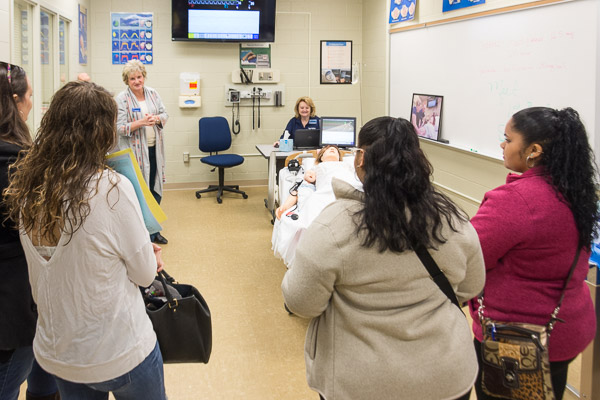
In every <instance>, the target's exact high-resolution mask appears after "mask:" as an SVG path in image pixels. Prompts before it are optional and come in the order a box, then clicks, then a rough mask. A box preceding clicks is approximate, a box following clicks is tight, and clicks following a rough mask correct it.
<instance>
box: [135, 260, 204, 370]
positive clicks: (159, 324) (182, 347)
mask: <svg viewBox="0 0 600 400" xmlns="http://www.w3.org/2000/svg"><path fill="white" fill-rule="evenodd" d="M157 279H158V280H159V281H160V282H161V283H162V285H163V288H164V295H165V297H166V302H165V303H164V304H163V305H162V306H160V307H158V308H157V309H155V310H152V308H156V307H155V305H156V302H149V301H148V299H147V298H146V297H144V301H145V303H146V306H147V307H146V312H147V313H148V317H149V318H150V321H152V326H153V327H154V331H155V332H156V336H157V337H158V345H159V346H160V352H161V353H162V357H163V362H164V363H166V364H168V363H197V362H201V363H207V362H208V360H209V359H210V353H211V350H212V323H211V316H210V310H209V308H208V305H207V304H206V301H205V300H204V298H203V297H202V295H201V294H200V292H198V290H197V289H196V288H195V287H193V286H192V285H185V284H180V283H176V282H175V279H173V277H171V276H170V275H169V274H167V273H166V272H165V271H164V270H163V271H161V272H159V273H158V278H157ZM168 286H171V287H173V288H174V289H175V290H177V292H179V294H180V295H181V299H176V298H174V297H173V294H172V292H171V290H169V289H168ZM150 304H152V306H151V307H148V305H150Z"/></svg>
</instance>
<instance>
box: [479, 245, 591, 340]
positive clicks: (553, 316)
mask: <svg viewBox="0 0 600 400" xmlns="http://www.w3.org/2000/svg"><path fill="white" fill-rule="evenodd" d="M580 253H581V247H578V248H577V252H576V253H575V258H574V259H573V263H572V264H571V269H570V270H569V275H567V279H566V280H565V284H564V286H563V288H562V291H561V293H560V298H559V299H558V304H557V306H556V307H555V308H554V311H552V314H550V321H548V324H547V325H546V332H547V333H548V335H550V332H552V330H553V329H554V325H555V324H556V322H557V321H560V322H564V321H563V320H561V319H560V318H558V312H559V311H560V307H561V305H562V302H563V299H564V298H565V293H566V292H567V286H569V282H570V281H571V278H572V277H573V272H575V268H576V267H577V261H579V254H580ZM477 301H478V302H479V309H478V310H477V314H478V315H479V321H480V322H481V325H483V320H484V316H483V310H484V309H485V306H484V305H483V292H481V294H480V295H479V296H478V297H477Z"/></svg>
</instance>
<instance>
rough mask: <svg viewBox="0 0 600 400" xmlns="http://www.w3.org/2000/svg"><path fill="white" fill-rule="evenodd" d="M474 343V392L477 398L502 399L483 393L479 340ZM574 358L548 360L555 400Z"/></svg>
mask: <svg viewBox="0 0 600 400" xmlns="http://www.w3.org/2000/svg"><path fill="white" fill-rule="evenodd" d="M473 343H474V345H475V351H476V352H477V361H479V373H478V374H477V381H475V393H476V394H477V400H503V399H501V398H500V397H493V396H489V395H487V394H485V393H484V392H483V389H482V388H481V342H480V341H479V340H477V339H474V340H473ZM573 360H574V358H572V359H570V360H567V361H551V362H550V376H551V379H552V388H553V389H554V395H555V396H556V400H562V398H563V394H564V393H565V387H566V386H567V373H568V372H569V364H570V363H571V361H573Z"/></svg>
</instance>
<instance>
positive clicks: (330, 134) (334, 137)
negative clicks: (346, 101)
mask: <svg viewBox="0 0 600 400" xmlns="http://www.w3.org/2000/svg"><path fill="white" fill-rule="evenodd" d="M320 122H321V139H320V141H319V145H320V146H321V147H323V146H326V145H328V144H334V145H336V146H338V147H342V148H344V147H354V146H356V118H354V117H321V121H320Z"/></svg>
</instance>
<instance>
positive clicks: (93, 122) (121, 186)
mask: <svg viewBox="0 0 600 400" xmlns="http://www.w3.org/2000/svg"><path fill="white" fill-rule="evenodd" d="M116 118H117V105H116V103H115V101H114V100H113V98H112V96H111V95H110V93H108V92H107V91H106V90H105V89H103V88H101V87H100V86H98V85H96V84H94V83H89V82H83V81H75V82H69V83H67V84H66V85H65V86H63V87H62V88H61V89H60V90H59V91H58V92H56V94H55V95H54V97H53V99H52V103H51V104H50V107H49V108H48V111H47V112H46V114H44V117H43V118H42V122H41V126H40V128H39V131H38V135H37V137H36V139H35V141H34V142H33V144H32V146H31V148H30V150H29V151H28V152H27V154H26V155H25V156H24V157H23V156H22V157H20V158H19V160H18V161H17V163H16V164H15V167H14V172H13V173H12V174H11V180H10V185H9V187H8V188H7V190H6V191H5V197H6V202H7V205H8V209H9V212H10V217H11V219H12V220H14V221H20V239H21V243H22V245H23V249H24V251H25V255H26V258H27V265H28V267H29V280H30V283H31V288H32V293H33V298H34V300H35V301H36V302H37V304H38V311H39V317H38V321H37V329H36V334H35V338H34V340H33V352H34V354H35V358H36V360H37V361H38V363H39V364H40V365H41V366H42V368H43V369H44V370H46V371H48V372H50V373H51V374H53V375H55V377H56V380H57V383H58V387H59V390H60V394H61V397H62V399H63V400H69V399H108V392H113V394H114V396H115V398H116V399H117V400H119V399H139V398H145V399H156V400H164V399H166V395H165V389H164V382H163V381H164V379H163V366H162V357H161V354H160V349H159V348H158V344H157V341H156V335H155V333H154V330H153V329H152V324H151V322H150V320H149V319H148V316H147V315H146V310H145V307H144V302H143V300H142V298H141V296H140V293H139V289H138V285H140V286H149V285H150V284H151V283H152V281H153V279H154V276H155V273H156V270H157V266H160V265H162V261H161V260H160V247H158V246H153V245H152V243H151V242H150V238H149V235H148V231H147V230H146V228H145V225H144V222H143V218H142V214H141V210H140V207H139V203H138V201H137V198H136V195H135V191H134V189H133V185H132V184H131V182H129V181H128V180H127V179H126V178H124V177H123V176H121V175H119V174H118V173H116V172H114V171H112V170H110V169H108V168H107V166H106V162H105V155H106V153H107V152H108V151H109V150H110V149H111V148H112V147H113V146H114V144H115V140H116V126H115V121H116Z"/></svg>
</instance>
